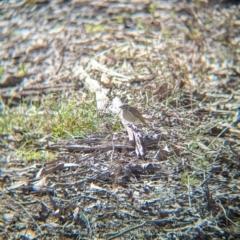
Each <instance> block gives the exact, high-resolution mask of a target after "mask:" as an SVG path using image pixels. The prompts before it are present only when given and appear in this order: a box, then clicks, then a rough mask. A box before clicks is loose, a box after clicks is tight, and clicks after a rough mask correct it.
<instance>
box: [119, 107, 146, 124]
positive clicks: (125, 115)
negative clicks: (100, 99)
mask: <svg viewBox="0 0 240 240" xmlns="http://www.w3.org/2000/svg"><path fill="white" fill-rule="evenodd" d="M119 108H120V109H121V115H120V116H121V118H122V119H123V120H124V121H125V122H127V123H133V124H144V125H146V126H148V124H147V123H146V121H145V119H144V118H143V116H142V114H141V113H140V112H139V111H138V110H137V109H136V108H134V107H131V106H130V105H128V104H123V105H121V106H119Z"/></svg>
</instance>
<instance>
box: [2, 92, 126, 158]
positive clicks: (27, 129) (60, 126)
mask: <svg viewBox="0 0 240 240" xmlns="http://www.w3.org/2000/svg"><path fill="white" fill-rule="evenodd" d="M99 114H100V113H99V111H98V110H97V109H96V101H95V99H94V97H92V96H90V97H88V98H87V99H81V100H79V99H78V98H77V96H75V95H74V96H70V97H69V96H68V97H67V96H64V97H60V96H59V97H56V96H48V97H45V98H44V99H42V100H41V103H39V102H32V103H25V102H22V103H21V104H19V106H18V107H16V108H14V109H13V108H9V107H7V106H6V107H5V109H4V112H3V114H2V115H1V116H0V132H2V133H4V134H11V135H14V136H16V140H17V142H19V143H20V145H19V147H18V151H17V155H18V156H21V157H24V159H25V160H26V161H29V160H31V159H35V160H36V159H49V158H51V157H53V155H52V154H49V153H48V152H45V151H42V150H41V149H40V150H36V147H35V146H34V145H35V143H36V141H37V140H39V139H41V138H45V137H51V139H52V140H58V139H65V138H68V139H69V138H71V137H75V136H81V137H87V136H88V134H89V133H91V132H97V131H98V132H101V130H102V129H103V130H104V128H102V126H103V125H104V124H105V123H107V122H111V128H112V130H113V131H116V130H117V129H121V126H120V122H119V120H118V119H117V118H114V117H113V116H107V115H106V114H102V115H101V116H99ZM110 119H111V121H110ZM112 119H114V121H112ZM16 133H17V134H16Z"/></svg>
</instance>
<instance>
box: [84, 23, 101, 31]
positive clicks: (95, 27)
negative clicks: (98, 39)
mask: <svg viewBox="0 0 240 240" xmlns="http://www.w3.org/2000/svg"><path fill="white" fill-rule="evenodd" d="M103 31H104V27H103V25H101V24H93V23H91V24H90V23H89V24H86V32H87V33H96V32H103Z"/></svg>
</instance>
